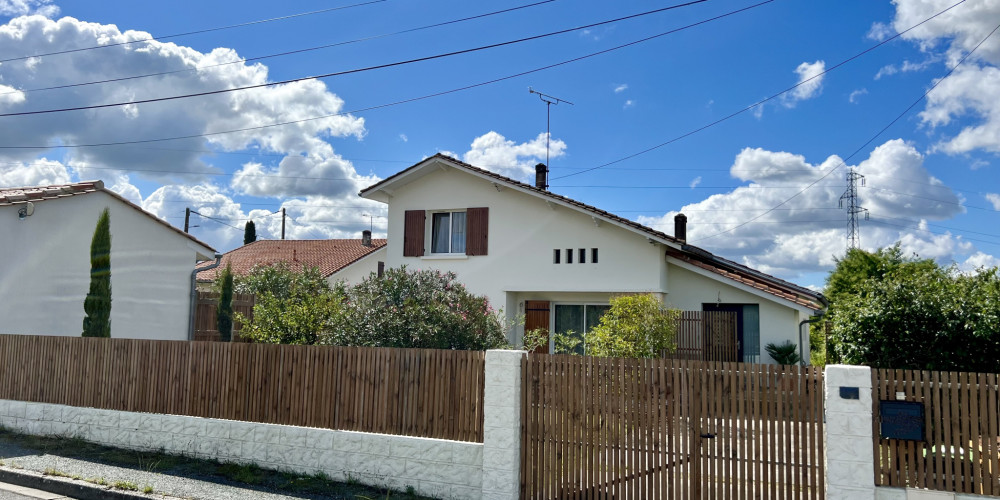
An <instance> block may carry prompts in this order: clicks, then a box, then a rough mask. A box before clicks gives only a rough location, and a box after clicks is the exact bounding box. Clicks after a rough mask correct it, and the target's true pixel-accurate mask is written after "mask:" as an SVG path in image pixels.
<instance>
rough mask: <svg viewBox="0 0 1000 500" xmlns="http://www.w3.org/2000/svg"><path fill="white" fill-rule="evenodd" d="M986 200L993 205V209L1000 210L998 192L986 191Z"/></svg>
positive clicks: (999, 195)
mask: <svg viewBox="0 0 1000 500" xmlns="http://www.w3.org/2000/svg"><path fill="white" fill-rule="evenodd" d="M986 200H987V201H989V202H990V204H991V205H993V210H1000V194H996V193H986Z"/></svg>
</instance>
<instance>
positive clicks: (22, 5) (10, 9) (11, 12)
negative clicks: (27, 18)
mask: <svg viewBox="0 0 1000 500" xmlns="http://www.w3.org/2000/svg"><path fill="white" fill-rule="evenodd" d="M26 14H38V15H40V16H46V17H52V16H55V15H57V14H59V7H58V6H56V5H53V4H52V0H0V16H23V15H26Z"/></svg>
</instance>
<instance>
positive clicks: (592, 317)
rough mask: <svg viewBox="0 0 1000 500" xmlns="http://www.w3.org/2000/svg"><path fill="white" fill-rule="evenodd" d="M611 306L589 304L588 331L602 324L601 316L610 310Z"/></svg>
mask: <svg viewBox="0 0 1000 500" xmlns="http://www.w3.org/2000/svg"><path fill="white" fill-rule="evenodd" d="M608 309H611V306H587V325H586V326H587V331H588V332H589V331H590V329H591V328H593V327H595V326H597V325H599V324H601V316H604V313H606V312H608Z"/></svg>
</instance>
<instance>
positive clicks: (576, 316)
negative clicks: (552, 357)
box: [552, 304, 584, 354]
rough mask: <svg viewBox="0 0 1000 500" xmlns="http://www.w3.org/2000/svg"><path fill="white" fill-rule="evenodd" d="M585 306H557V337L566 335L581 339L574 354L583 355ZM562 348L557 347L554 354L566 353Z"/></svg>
mask: <svg viewBox="0 0 1000 500" xmlns="http://www.w3.org/2000/svg"><path fill="white" fill-rule="evenodd" d="M583 328H584V323H583V306H582V305H576V304H556V324H555V331H556V334H557V335H565V336H567V337H570V338H574V339H579V340H580V342H579V343H578V344H577V345H576V347H575V348H574V349H573V352H576V353H579V354H583ZM561 347H562V346H559V345H555V346H554V350H553V351H552V352H555V353H565V352H566V351H565V349H560V348H561Z"/></svg>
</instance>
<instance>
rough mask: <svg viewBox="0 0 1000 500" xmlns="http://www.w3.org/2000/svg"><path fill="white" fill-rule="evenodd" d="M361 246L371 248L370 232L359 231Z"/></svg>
mask: <svg viewBox="0 0 1000 500" xmlns="http://www.w3.org/2000/svg"><path fill="white" fill-rule="evenodd" d="M361 246H365V247H370V246H372V232H371V231H369V230H367V229H365V230H364V231H361Z"/></svg>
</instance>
